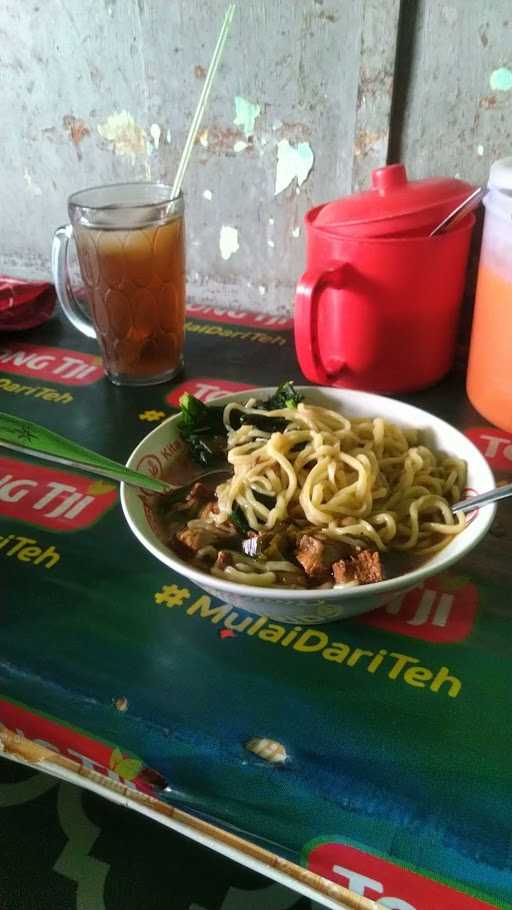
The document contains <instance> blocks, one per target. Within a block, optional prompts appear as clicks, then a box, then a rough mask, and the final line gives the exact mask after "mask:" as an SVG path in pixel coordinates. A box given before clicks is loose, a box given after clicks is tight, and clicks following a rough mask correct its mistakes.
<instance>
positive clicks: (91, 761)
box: [0, 699, 165, 795]
mask: <svg viewBox="0 0 512 910" xmlns="http://www.w3.org/2000/svg"><path fill="white" fill-rule="evenodd" d="M0 722H1V723H3V724H4V725H5V726H6V727H7V729H8V730H11V731H12V732H13V733H17V734H18V736H24V737H25V738H26V739H29V740H30V741H31V742H34V743H36V745H39V746H43V747H44V748H46V749H49V750H50V751H51V752H56V753H57V754H59V755H65V756H67V757H68V758H70V759H73V760H74V761H76V762H79V763H80V764H81V765H82V766H83V767H84V768H87V769H88V770H89V771H95V772H96V773H97V774H104V775H105V776H106V777H109V778H110V779H111V780H114V781H117V782H119V783H122V784H124V785H125V786H126V787H129V788H130V789H134V790H140V791H142V792H143V793H147V794H149V795H152V794H153V795H154V791H155V787H156V788H158V789H160V788H162V787H164V786H165V780H164V779H163V777H162V776H161V775H160V774H159V773H158V772H156V771H153V770H152V769H151V768H146V767H144V765H143V762H142V761H140V759H138V758H136V757H135V756H133V755H126V754H123V753H122V752H121V750H120V749H118V748H117V747H114V748H112V746H109V745H107V743H103V742H100V741H99V740H96V739H92V737H90V736H87V735H86V734H85V733H83V732H82V731H78V730H75V729H72V728H71V727H68V726H66V725H64V724H60V723H57V721H54V720H51V719H50V718H48V717H44V716H42V715H40V714H34V713H33V712H32V711H29V710H28V708H25V707H22V706H21V705H18V704H14V703H13V702H10V701H5V700H3V699H0Z"/></svg>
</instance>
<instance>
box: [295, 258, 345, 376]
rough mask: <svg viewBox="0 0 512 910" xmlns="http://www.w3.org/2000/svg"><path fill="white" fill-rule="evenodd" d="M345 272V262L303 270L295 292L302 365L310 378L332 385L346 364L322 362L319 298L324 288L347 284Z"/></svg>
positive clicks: (296, 344)
mask: <svg viewBox="0 0 512 910" xmlns="http://www.w3.org/2000/svg"><path fill="white" fill-rule="evenodd" d="M346 272H347V265H346V263H344V262H342V263H340V262H337V263H335V264H333V265H332V266H331V267H330V268H325V269H312V270H311V271H309V272H304V274H303V275H302V277H301V278H300V279H299V282H298V284H297V289H296V292H295V348H296V351H297V357H298V360H299V364H300V368H301V370H302V372H303V373H304V375H305V376H306V378H307V379H310V380H311V381H312V382H318V383H321V384H323V385H331V384H332V381H333V378H334V376H335V375H337V374H339V373H340V372H341V371H342V370H343V369H344V368H345V364H344V363H343V361H341V362H340V361H338V362H337V363H336V365H335V366H334V364H333V368H332V369H327V368H326V366H325V365H324V363H323V360H322V357H321V354H320V350H319V347H318V302H319V299H320V294H321V293H322V291H323V290H324V289H325V288H328V287H329V288H335V289H336V290H341V289H342V288H343V287H344V286H345V285H346Z"/></svg>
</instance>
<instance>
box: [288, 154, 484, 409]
mask: <svg viewBox="0 0 512 910" xmlns="http://www.w3.org/2000/svg"><path fill="white" fill-rule="evenodd" d="M472 189H473V187H472V186H471V184H469V183H466V182H464V181H462V180H457V179H455V178H433V179H429V180H418V181H408V180H407V175H406V171H405V167H404V166H403V165H402V164H393V165H389V166H387V167H382V168H379V169H377V170H375V171H373V173H372V188H371V189H370V190H369V191H367V192H363V193H357V194H355V195H353V196H349V197H346V198H345V199H340V200H337V201H335V202H330V203H327V204H326V205H321V206H318V207H316V208H313V209H311V210H310V211H309V212H307V214H306V216H305V225H306V241H307V271H306V272H305V273H304V275H303V276H302V278H301V279H300V280H299V282H298V284H297V291H296V297H295V346H296V351H297V357H298V360H299V364H300V367H301V370H302V372H303V373H304V375H305V376H306V377H307V379H309V380H311V381H312V382H317V383H321V384H322V385H332V386H338V387H345V388H351V389H365V390H369V391H374V392H388V393H391V392H406V391H413V390H415V389H421V388H425V387H426V386H429V385H432V384H433V383H435V382H437V381H438V380H439V379H441V378H442V376H444V374H445V373H447V372H448V370H449V369H450V367H451V366H452V363H453V356H454V350H455V338H456V332H457V323H458V314H459V309H460V303H461V300H462V294H463V291H464V282H465V273H466V266H467V259H468V253H469V244H470V239H471V231H472V228H473V225H474V223H475V217H474V215H472V214H469V215H467V216H466V217H465V218H464V219H462V220H461V221H460V222H459V223H458V224H457V225H456V226H454V227H452V228H451V229H449V230H448V231H446V233H443V234H439V235H437V236H435V237H430V236H429V233H430V231H431V230H433V228H434V227H436V225H437V224H439V222H440V221H442V219H443V218H444V217H445V216H446V215H448V214H449V213H450V212H451V211H452V209H454V208H455V207H456V206H457V205H458V204H459V203H461V202H462V201H463V200H464V199H465V198H466V197H467V196H468V195H469V194H470V193H471V191H472Z"/></svg>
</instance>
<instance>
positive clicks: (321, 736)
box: [0, 308, 512, 910]
mask: <svg viewBox="0 0 512 910" xmlns="http://www.w3.org/2000/svg"><path fill="white" fill-rule="evenodd" d="M96 355H97V350H96V348H95V345H94V343H93V342H90V341H89V340H88V339H86V338H83V337H82V336H79V335H78V334H77V333H75V332H74V330H73V329H71V328H70V327H68V326H67V325H65V324H64V323H63V322H62V320H61V319H60V318H59V317H58V316H56V317H54V318H53V319H52V320H51V321H50V322H49V323H47V324H46V325H45V326H43V327H40V328H39V329H36V330H33V331H32V332H27V333H24V334H23V335H14V334H11V335H3V336H1V337H0V371H1V372H0V409H1V410H3V411H5V412H9V413H14V414H17V415H18V416H25V417H27V418H29V419H30V420H34V421H36V422H39V423H42V424H44V425H45V426H47V427H49V428H50V429H53V430H55V431H57V432H61V433H63V434H65V435H67V436H69V437H71V438H73V439H75V440H76V441H78V442H80V443H82V444H84V445H87V446H89V447H90V448H93V449H95V450H96V451H99V452H102V453H104V454H106V455H108V456H110V457H112V458H115V459H117V460H119V461H126V459H127V457H128V455H129V454H130V452H131V451H132V449H133V448H134V446H135V445H136V444H137V443H138V442H139V441H140V439H141V438H142V437H143V436H144V435H145V434H146V433H147V432H148V431H149V430H151V429H152V428H153V427H154V426H156V424H157V422H158V421H160V420H162V419H164V418H165V417H166V416H168V415H169V414H171V413H172V412H173V410H175V407H176V403H177V399H178V397H179V395H180V394H181V393H182V391H183V390H185V389H188V390H190V391H193V392H196V393H197V394H199V395H201V396H203V397H205V396H206V397H208V396H209V395H214V394H216V393H219V392H222V391H229V390H231V389H237V388H243V387H245V386H247V387H251V386H257V385H271V384H272V383H275V384H277V383H278V382H280V381H283V380H284V379H288V378H291V379H295V380H297V381H300V382H303V379H302V377H301V375H300V372H299V370H298V366H297V362H296V358H295V353H294V348H293V338H292V333H291V330H290V325H289V323H287V322H283V323H282V324H279V323H278V322H275V321H272V320H268V319H261V320H259V321H254V320H252V321H251V318H250V317H244V316H240V315H234V314H233V315H231V316H229V315H228V316H220V315H219V314H216V313H215V312H214V311H212V310H211V309H210V310H209V309H208V308H206V309H204V310H201V309H198V308H196V310H195V312H194V313H190V314H189V316H188V318H187V346H186V369H185V371H184V373H183V375H182V376H180V377H179V379H178V380H176V381H175V382H174V383H169V384H167V385H161V386H154V387H151V388H145V389H144V388H139V389H127V388H116V387H114V386H112V385H111V384H110V383H109V382H108V381H106V380H105V379H104V378H102V373H101V367H100V365H99V360H98V357H97V356H96ZM402 397H404V398H405V396H402ZM406 400H408V401H410V402H411V403H414V404H416V405H418V406H419V407H422V408H425V409H426V410H429V411H431V412H432V413H434V414H437V415H439V416H441V417H443V418H445V419H446V420H448V421H449V422H451V423H453V424H454V425H455V426H457V427H459V428H461V429H463V430H464V431H466V432H468V434H469V435H470V436H471V438H473V439H474V440H475V441H476V442H477V444H478V445H479V447H480V448H481V449H482V451H484V452H485V453H486V455H487V456H488V458H489V461H490V463H491V465H492V466H493V469H494V470H495V472H496V477H497V479H498V480H499V479H505V478H507V479H510V473H511V471H510V467H511V466H512V446H511V442H512V439H511V437H509V436H508V435H507V433H504V432H502V431H500V430H498V429H496V428H492V427H490V426H489V425H488V424H487V423H486V421H485V420H484V419H483V418H482V417H480V416H479V415H478V414H476V412H475V411H474V410H473V409H472V408H471V406H470V404H469V403H468V401H467V399H466V397H465V394H464V370H463V361H462V360H461V361H460V362H458V363H457V364H456V367H455V369H454V371H453V372H452V374H451V375H450V376H449V377H448V378H446V379H445V380H444V381H443V382H442V383H440V384H439V385H437V386H436V387H434V388H432V389H429V390H427V391H425V392H422V393H416V394H414V395H410V396H407V397H406ZM58 484H60V486H58ZM511 533H512V508H511V506H510V504H509V503H508V502H505V503H503V504H501V505H500V506H499V512H498V519H497V521H496V523H495V526H494V527H493V529H492V532H491V533H490V534H489V535H488V537H487V539H486V540H485V541H483V542H482V543H481V544H480V546H479V547H478V548H477V549H476V550H475V551H474V552H473V553H471V554H470V556H468V557H467V558H466V559H465V560H464V561H462V562H460V563H458V564H457V565H456V566H455V568H454V569H453V570H451V571H449V572H447V573H445V574H444V575H442V576H439V577H438V578H436V579H433V580H429V581H428V582H427V583H426V584H425V585H424V586H422V587H421V588H418V589H416V590H415V591H413V592H411V593H409V594H407V595H406V596H405V597H403V598H402V599H401V600H396V601H394V602H393V603H392V604H391V605H390V606H389V607H388V608H387V609H386V608H383V609H380V610H378V611H375V612H373V613H370V614H367V615H366V616H363V617H359V618H357V619H353V620H350V621H345V622H343V623H336V624H331V625H326V626H323V627H315V632H316V633H320V634H319V635H317V636H316V638H315V636H314V635H312V636H311V638H310V640H309V641H310V644H311V643H312V642H313V643H314V644H315V643H316V644H317V645H318V647H317V648H316V650H313V649H312V650H310V651H299V650H296V649H294V647H293V642H292V643H291V644H290V645H289V646H285V647H283V646H282V639H283V636H282V633H281V635H280V634H279V629H278V628H277V627H276V624H271V623H267V624H266V625H265V624H264V625H261V624H259V625H258V622H259V618H258V617H256V616H252V615H250V614H244V613H243V612H241V611H228V612H227V613H226V611H223V610H222V608H221V609H217V608H218V607H220V602H215V601H212V604H211V605H210V607H209V608H206V607H205V602H204V601H202V600H200V598H201V596H202V592H201V590H200V589H199V588H197V587H195V586H194V585H193V584H191V583H190V581H189V580H187V579H184V578H182V577H180V576H177V575H176V576H173V574H172V573H171V572H170V570H169V569H167V568H166V567H165V566H163V565H161V564H160V563H159V562H157V561H156V560H154V559H153V558H152V557H151V556H150V555H149V554H148V553H147V552H146V551H145V550H144V549H143V548H142V547H141V545H140V544H139V543H138V542H137V541H136V540H135V538H134V537H133V536H132V534H131V532H130V531H129V529H128V527H127V525H126V523H125V521H124V519H123V515H122V511H121V508H120V505H119V499H118V494H117V488H116V487H115V486H114V485H112V484H109V483H108V482H106V481H105V482H103V481H98V480H94V479H92V478H90V477H86V476H85V475H83V474H79V473H74V472H72V471H70V470H69V469H64V468H63V469H62V470H60V468H59V467H58V466H50V465H47V464H45V463H43V462H39V461H38V462H36V461H35V460H32V459H29V458H28V457H27V458H25V457H24V456H18V455H17V454H16V453H11V452H8V451H6V450H4V452H3V453H2V455H1V456H0V560H1V569H2V598H1V601H2V603H1V626H0V629H1V631H0V637H1V649H0V720H1V721H2V722H3V723H4V724H5V725H6V727H8V728H10V729H11V730H18V731H19V732H21V733H22V734H24V735H26V736H28V737H31V738H36V737H37V738H39V739H43V740H45V741H46V742H47V743H49V744H50V745H52V747H54V748H61V749H62V750H65V749H67V750H68V754H70V755H75V756H76V757H77V756H82V759H81V760H82V761H83V762H85V763H86V764H87V763H89V765H90V766H91V767H94V768H95V769H96V770H103V771H104V772H106V773H107V774H110V777H111V778H115V779H120V780H122V781H124V782H128V783H129V785H130V786H132V787H137V788H138V789H140V790H142V791H146V792H149V793H157V794H158V797H159V799H160V800H163V801H164V802H167V803H169V804H170V805H172V806H174V807H177V808H179V809H184V810H186V811H187V812H190V813H192V814H193V815H195V816H196V817H198V818H200V819H204V820H208V821H210V822H214V823H215V824H216V825H218V826H220V827H221V828H223V829H225V830H227V831H232V832H236V833H238V834H241V835H243V836H244V837H245V838H246V839H248V840H249V841H251V842H253V843H254V844H256V845H261V846H263V847H265V848H266V849H268V850H270V851H272V852H273V853H275V854H277V855H278V856H280V857H284V858H287V859H290V860H292V861H294V862H301V863H302V864H303V865H304V866H306V867H307V868H309V869H312V870H313V871H315V872H319V873H320V874H322V875H325V876H326V877H329V878H331V879H332V880H333V881H335V882H339V883H340V884H342V885H348V886H349V887H350V888H351V889H352V891H353V892H354V893H355V894H364V895H365V896H366V897H368V898H372V899H374V900H379V899H380V900H381V901H382V903H381V906H387V907H391V908H399V910H420V907H421V908H427V907H428V908H429V910H430V908H432V907H433V906H444V907H450V908H451V907H453V908H454V910H459V908H472V907H473V906H474V907H475V908H477V907H488V906H492V907H494V906H500V907H509V906H512V840H511V833H512V821H511V820H512V785H511V780H510V760H509V756H510V754H511V751H512V726H511V724H510V720H509V718H510V711H511V707H512V692H511V687H510V682H509V675H510V674H509V667H510V657H511V654H512V641H511V631H512V598H511V597H510V578H511V559H510V555H511V554H510V539H511ZM335 642H338V643H340V642H341V643H343V644H344V645H346V646H347V647H348V649H349V650H348V651H347V650H346V649H338V650H344V652H345V654H347V653H348V654H349V655H351V657H352V660H350V659H349V658H347V659H346V660H345V659H344V660H343V661H341V660H336V659H334V652H333V651H332V650H331V652H329V651H328V652H327V656H326V655H325V652H326V649H327V648H328V647H331V648H332V646H333V644H334V643H335ZM356 649H360V651H361V653H360V654H359V656H356ZM379 651H381V653H382V655H383V661H382V663H381V665H380V667H378V668H377V670H376V671H375V672H368V669H367V668H368V666H369V663H368V662H369V660H370V659H371V657H372V656H373V655H376V654H377V652H379ZM329 655H330V657H331V659H328V658H329ZM365 655H366V656H365ZM412 666H423V667H426V668H427V669H428V670H430V671H431V673H432V676H431V677H430V679H431V680H432V682H427V683H425V684H424V685H423V686H421V685H419V686H415V685H412V684H410V683H409V682H407V679H406V676H405V671H406V669H407V668H408V667H412ZM443 668H444V669H443ZM254 737H263V738H268V739H271V740H275V741H277V742H278V743H281V744H282V745H283V747H284V749H285V750H286V753H287V756H288V758H287V760H286V762H285V763H284V764H283V765H281V766H277V765H272V764H269V763H268V762H266V761H265V760H264V759H263V758H261V757H258V756H257V755H255V754H253V753H251V752H249V751H248V750H247V749H246V744H247V742H248V741H249V740H251V739H252V738H254ZM91 743H93V744H94V748H92V747H91ZM70 744H71V745H70ZM91 749H92V751H91ZM91 756H94V757H93V758H92V757H91Z"/></svg>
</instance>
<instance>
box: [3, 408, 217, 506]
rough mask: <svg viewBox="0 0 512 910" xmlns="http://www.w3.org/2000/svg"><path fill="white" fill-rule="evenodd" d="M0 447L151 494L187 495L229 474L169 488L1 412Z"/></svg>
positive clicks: (206, 473) (211, 472) (204, 475)
mask: <svg viewBox="0 0 512 910" xmlns="http://www.w3.org/2000/svg"><path fill="white" fill-rule="evenodd" d="M0 446H3V447H4V448H6V449H13V450H14V451H15V452H22V453H23V454H24V455H32V456H34V457H35V458H42V459H44V460H45V461H55V462H57V463H58V464H64V465H67V466H69V467H74V468H78V469H79V470H81V471H86V472H87V473H88V474H97V475H99V476H100V477H107V478H108V479H109V480H117V481H119V482H121V481H123V482H124V483H127V484H130V486H134V487H138V488H139V489H140V488H142V489H143V490H149V491H150V492H152V493H161V494H164V495H165V494H173V495H174V494H176V493H177V492H184V493H185V492H186V491H187V489H189V488H190V487H192V486H193V484H194V483H196V482H197V481H199V480H205V479H206V478H207V477H213V476H214V475H215V474H218V475H219V480H220V475H221V474H223V475H224V477H227V476H228V475H229V474H230V473H231V471H230V470H228V469H226V468H212V469H210V470H209V471H203V472H202V473H201V474H198V475H196V476H195V477H194V478H193V479H192V480H190V481H189V482H187V483H186V484H172V483H169V482H168V481H167V480H161V479H160V478H158V477H150V476H149V475H148V474H142V473H141V472H140V471H132V470H131V469H130V468H125V466H124V465H122V464H119V462H117V461H112V459H110V458H106V457H105V456H104V455H99V454H98V453H97V452H92V451H91V450H90V449H86V448H85V447H84V446H81V445H79V444H78V443H76V442H73V440H71V439H66V437H65V436H60V435H59V434H58V433H53V432H52V430H47V429H46V427H42V426H40V425H39V424H37V423H33V422H32V421H31V420H24V419H23V418H20V417H14V416H13V415H12V414H4V413H2V412H1V411H0Z"/></svg>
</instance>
